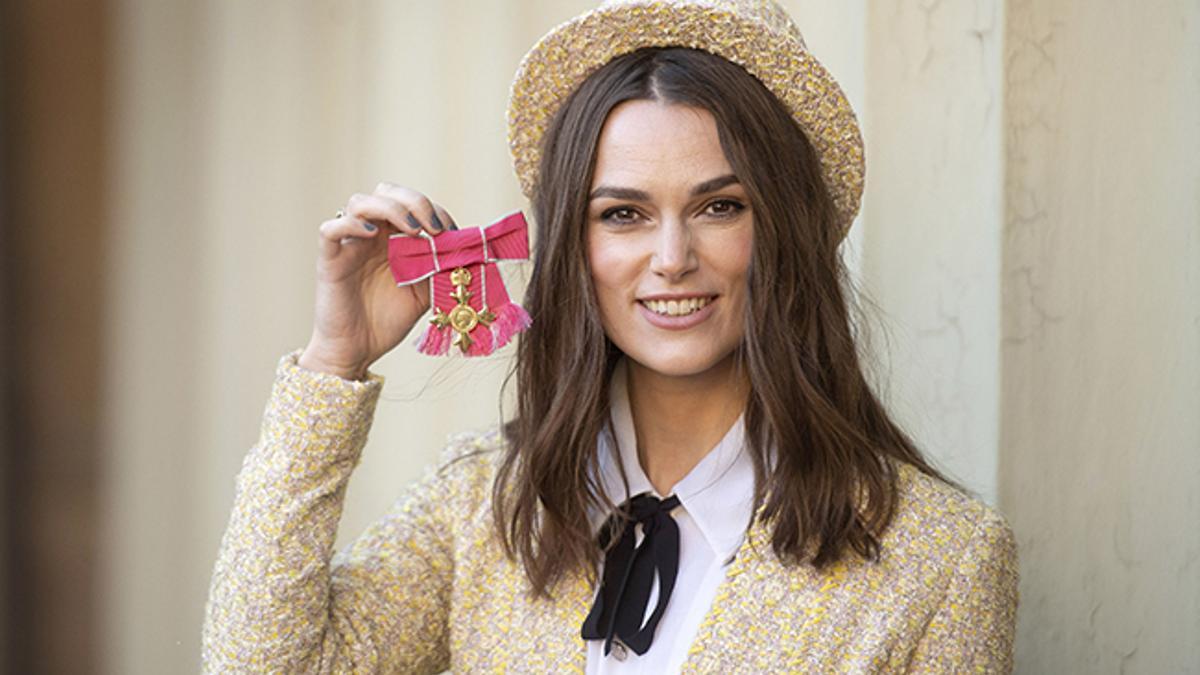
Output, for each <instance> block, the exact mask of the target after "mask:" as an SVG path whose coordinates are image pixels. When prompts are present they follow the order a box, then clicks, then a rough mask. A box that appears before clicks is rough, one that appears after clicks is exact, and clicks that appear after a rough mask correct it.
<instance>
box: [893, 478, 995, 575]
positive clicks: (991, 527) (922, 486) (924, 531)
mask: <svg viewBox="0 0 1200 675" xmlns="http://www.w3.org/2000/svg"><path fill="white" fill-rule="evenodd" d="M896 478H897V480H896V487H897V495H896V496H897V500H896V510H895V513H894V515H893V519H892V522H891V524H890V525H889V526H888V530H887V532H885V533H884V536H883V538H882V541H881V544H882V545H883V548H884V550H888V549H890V550H891V551H892V552H893V553H896V554H899V555H902V556H904V557H912V558H922V559H925V560H928V559H930V558H933V559H943V560H946V561H948V562H949V561H956V562H957V561H960V560H961V559H962V558H963V556H964V555H968V554H969V555H981V556H987V557H990V558H998V559H1001V560H1000V562H1001V563H1002V564H1012V565H1014V566H1015V564H1016V543H1015V537H1014V535H1013V531H1012V528H1011V527H1010V525H1009V523H1008V520H1007V519H1006V518H1005V517H1004V515H1003V514H1002V513H1001V512H1000V511H999V510H998V509H996V508H995V507H993V506H991V505H989V504H988V503H986V502H985V501H983V500H982V499H980V498H979V497H978V496H976V495H972V494H968V493H966V492H964V491H962V490H960V489H959V488H957V487H955V486H953V485H950V484H948V483H946V482H945V481H942V480H941V479H939V478H937V477H935V476H931V475H929V474H927V473H925V472H923V471H921V470H920V469H918V468H917V467H915V466H913V465H911V464H908V463H904V462H900V463H898V464H897V476H896Z"/></svg>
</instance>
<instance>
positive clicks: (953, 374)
mask: <svg viewBox="0 0 1200 675" xmlns="http://www.w3.org/2000/svg"><path fill="white" fill-rule="evenodd" d="M1002 5H1003V3H1002V2H1000V1H999V0H977V1H975V2H942V3H925V2H921V3H918V2H912V1H911V0H886V1H884V0H880V1H878V2H873V3H872V4H871V11H870V13H869V14H868V16H867V26H868V36H869V37H868V40H867V44H866V49H865V57H866V59H865V60H866V66H867V67H866V72H867V106H866V114H865V117H866V138H867V190H866V196H865V200H864V208H865V212H866V225H867V227H866V233H865V235H864V236H865V240H864V248H863V285H864V289H865V291H866V292H867V294H868V295H869V296H870V297H872V298H874V299H875V300H876V301H877V302H878V303H879V305H880V309H881V310H882V315H881V316H880V317H879V320H878V326H877V329H876V331H875V333H874V334H875V336H876V337H875V342H876V347H875V353H877V354H879V356H880V367H879V382H880V389H881V390H882V391H883V392H884V394H885V396H886V401H887V402H888V404H889V406H890V407H891V409H892V410H893V411H894V412H895V414H896V415H897V417H898V418H899V420H900V421H901V423H902V424H903V425H904V426H905V427H906V428H907V429H909V430H910V432H911V433H912V434H913V435H914V436H915V438H916V440H917V442H918V443H919V444H920V445H921V446H922V447H923V448H924V449H925V450H926V451H927V452H929V453H930V454H931V455H932V456H933V457H934V458H935V459H936V460H937V462H938V464H939V465H940V466H941V467H943V468H944V469H945V470H946V471H947V472H948V473H949V474H950V475H951V476H953V477H955V478H957V479H959V480H960V481H961V482H962V483H963V485H964V486H965V487H967V488H969V489H971V490H974V491H976V492H978V494H979V495H980V496H981V497H982V498H984V499H986V500H987V501H989V502H993V503H994V502H995V495H996V461H997V460H996V451H997V437H998V434H999V429H998V425H999V417H998V409H997V408H998V405H997V402H998V396H999V392H998V389H999V380H1000V370H999V344H998V342H997V340H996V336H997V334H998V325H999V315H1000V307H999V296H1000V288H999V285H1000V278H999V265H1000V228H1001V220H1002V214H1003V204H1002V194H1001V193H1002V189H1003V157H1002V154H1003V153H1002V149H1001V122H1002V119H1001V112H1002V109H1001V100H1000V99H1001V93H1000V92H1001V88H1000V83H1001V76H1002V64H1001V44H1002V35H1003V31H1002V27H1003V26H1002V23H1001V22H1002V16H1003V7H1002Z"/></svg>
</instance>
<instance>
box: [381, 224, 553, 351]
mask: <svg viewBox="0 0 1200 675" xmlns="http://www.w3.org/2000/svg"><path fill="white" fill-rule="evenodd" d="M528 258H529V230H528V225H527V224H526V222H525V216H524V214H522V213H521V212H520V211H514V212H512V213H510V214H508V215H506V216H504V217H503V218H501V219H500V220H497V221H496V222H494V223H492V224H491V225H488V226H487V227H469V228H466V229H464V230H447V231H445V232H442V233H440V234H437V235H435V236H428V235H423V236H419V237H413V236H409V235H404V234H393V235H391V236H390V237H388V266H389V267H390V268H391V270H392V278H394V279H395V280H396V285H398V286H407V285H409V284H414V283H416V282H418V281H421V280H422V279H426V278H428V277H431V276H432V277H433V278H432V279H430V280H429V293H430V305H431V307H432V309H433V318H432V319H430V321H429V326H428V327H426V329H425V332H424V334H422V335H421V337H420V338H419V339H418V342H417V349H418V351H420V352H422V353H425V354H445V353H447V352H449V350H450V347H451V345H453V346H456V347H459V349H460V350H461V351H462V352H463V353H464V354H466V355H467V356H486V355H488V354H491V353H492V352H494V351H495V350H497V349H499V348H501V347H503V346H504V345H506V344H508V342H509V341H510V340H511V339H512V337H513V336H514V335H516V334H517V333H520V332H521V331H523V330H525V329H526V328H528V327H529V325H530V319H529V314H528V313H527V312H526V311H525V309H524V308H522V307H521V306H520V305H518V304H517V303H515V302H513V301H512V300H511V299H509V297H508V290H507V289H505V288H504V280H503V279H502V278H501V277H500V270H499V269H498V268H497V267H496V262H498V261H501V260H527V259H528Z"/></svg>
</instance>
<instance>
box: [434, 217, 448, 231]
mask: <svg viewBox="0 0 1200 675" xmlns="http://www.w3.org/2000/svg"><path fill="white" fill-rule="evenodd" d="M433 228H434V229H435V230H437V231H438V232H441V231H442V230H444V229H446V226H445V225H443V224H442V219H441V218H438V215H437V213H434V214H433Z"/></svg>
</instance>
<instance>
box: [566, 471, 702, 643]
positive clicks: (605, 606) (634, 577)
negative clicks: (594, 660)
mask: <svg viewBox="0 0 1200 675" xmlns="http://www.w3.org/2000/svg"><path fill="white" fill-rule="evenodd" d="M676 506H679V498H678V497H676V496H674V495H672V496H670V497H667V498H666V499H661V500H660V499H658V498H657V497H655V496H653V495H651V494H650V493H648V492H644V493H642V494H640V495H637V496H635V497H633V498H631V499H630V500H629V501H627V502H625V503H624V504H622V505H621V506H620V507H618V508H617V512H616V513H613V514H612V515H611V516H609V517H608V520H606V521H605V522H604V526H603V527H601V528H600V534H599V536H598V540H599V544H600V547H601V548H605V549H608V546H609V544H610V543H612V539H613V537H614V536H616V535H617V533H618V532H619V533H620V539H619V540H618V541H617V543H616V545H615V546H613V547H612V548H611V549H608V553H606V554H605V556H604V577H603V579H601V581H600V592H599V593H597V594H596V601H595V603H593V604H592V610H591V611H590V612H588V616H587V619H585V620H584V622H583V630H582V634H583V639H585V640H600V639H603V640H604V655H605V656H607V655H608V653H609V652H610V651H611V650H612V641H613V638H614V637H618V638H620V639H621V642H623V643H624V644H625V646H627V647H629V648H630V649H632V650H633V651H634V652H636V653H637V654H638V655H641V654H645V653H646V650H647V649H649V648H650V642H651V641H652V640H653V639H654V629H655V628H656V627H657V626H658V621H659V619H661V618H662V615H663V612H664V611H665V610H666V608H667V600H668V599H670V597H671V590H672V589H674V588H675V576H676V574H677V573H678V572H679V525H678V524H676V522H675V519H674V518H672V517H671V509H674V508H675V507H676ZM625 511H628V513H629V517H630V519H631V522H629V523H628V524H627V525H625V526H624V527H622V523H623V521H624V518H622V516H621V514H622V512H625ZM636 524H641V526H642V535H643V538H642V543H641V545H639V546H637V547H636V548H634V542H635V541H636V539H635V533H634V525H636ZM656 572H657V574H658V604H657V605H656V606H655V608H654V612H653V613H652V614H651V615H650V618H649V619H647V620H646V625H645V626H642V618H643V617H644V616H645V615H646V605H647V604H649V602H650V589H651V584H652V583H653V581H654V575H655V573H656Z"/></svg>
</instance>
